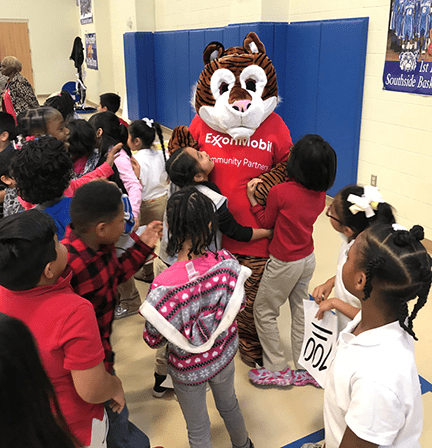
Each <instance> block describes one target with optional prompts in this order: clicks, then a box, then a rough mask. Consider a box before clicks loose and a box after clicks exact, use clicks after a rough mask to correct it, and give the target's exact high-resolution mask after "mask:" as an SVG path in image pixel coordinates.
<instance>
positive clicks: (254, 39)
mask: <svg viewBox="0 0 432 448" xmlns="http://www.w3.org/2000/svg"><path fill="white" fill-rule="evenodd" d="M243 48H244V49H245V51H246V53H249V54H253V53H263V54H265V52H266V50H265V46H264V44H263V43H262V42H261V41H260V40H259V37H258V36H257V35H256V34H255V33H253V32H251V33H248V34H247V36H246V37H245V40H244V42H243Z"/></svg>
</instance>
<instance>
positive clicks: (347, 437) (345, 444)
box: [339, 426, 379, 448]
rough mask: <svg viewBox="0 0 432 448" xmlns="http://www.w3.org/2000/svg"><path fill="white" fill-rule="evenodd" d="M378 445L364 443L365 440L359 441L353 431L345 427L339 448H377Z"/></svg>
mask: <svg viewBox="0 0 432 448" xmlns="http://www.w3.org/2000/svg"><path fill="white" fill-rule="evenodd" d="M378 446H379V445H376V444H375V443H371V442H366V440H363V439H360V437H358V436H356V435H355V434H354V432H353V431H351V429H350V428H349V426H347V428H346V430H345V433H344V436H343V438H342V442H341V444H340V445H339V448H378Z"/></svg>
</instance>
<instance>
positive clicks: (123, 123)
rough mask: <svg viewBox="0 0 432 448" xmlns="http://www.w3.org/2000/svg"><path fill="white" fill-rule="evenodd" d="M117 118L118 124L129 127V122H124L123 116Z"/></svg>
mask: <svg viewBox="0 0 432 448" xmlns="http://www.w3.org/2000/svg"><path fill="white" fill-rule="evenodd" d="M118 119H119V121H120V124H122V125H123V126H125V127H126V128H128V127H129V123H128V122H126V121H124V120H123V118H120V117H118Z"/></svg>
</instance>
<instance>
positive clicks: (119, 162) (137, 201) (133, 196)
mask: <svg viewBox="0 0 432 448" xmlns="http://www.w3.org/2000/svg"><path fill="white" fill-rule="evenodd" d="M115 164H116V167H117V169H118V172H119V174H120V179H121V180H122V182H123V185H124V186H125V188H126V191H127V194H128V196H129V200H130V203H131V205H132V213H133V215H134V218H135V220H136V221H138V218H139V212H140V206H141V192H142V189H143V187H142V185H141V182H140V181H139V180H138V178H137V177H136V175H135V172H134V170H133V167H132V162H131V158H130V157H129V156H128V155H127V154H126V152H125V151H124V150H121V151H120V153H119V156H118V157H117V159H116V161H115Z"/></svg>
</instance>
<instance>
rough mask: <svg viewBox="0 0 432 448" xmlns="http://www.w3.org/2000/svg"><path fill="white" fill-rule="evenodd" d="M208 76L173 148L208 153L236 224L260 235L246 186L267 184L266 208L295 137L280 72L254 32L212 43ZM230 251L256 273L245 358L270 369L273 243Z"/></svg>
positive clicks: (245, 315) (206, 56)
mask: <svg viewBox="0 0 432 448" xmlns="http://www.w3.org/2000/svg"><path fill="white" fill-rule="evenodd" d="M203 60H204V65H205V67H204V70H203V71H202V73H201V75H200V77H199V80H198V83H197V85H196V90H195V95H194V99H193V102H194V104H193V105H194V107H195V110H196V112H197V115H196V116H195V117H194V119H193V120H192V123H191V124H190V126H189V129H188V128H187V127H185V126H179V127H176V128H175V129H174V131H173V134H172V137H171V140H170V142H169V145H168V148H169V152H170V154H172V153H173V152H174V151H175V150H176V149H178V148H181V147H186V146H191V147H193V148H195V149H199V150H202V151H205V152H206V153H207V154H209V156H210V157H211V159H212V160H213V161H214V162H215V166H214V168H213V170H212V172H211V173H210V180H211V181H212V182H214V183H215V184H216V185H217V186H218V187H219V189H220V190H221V193H222V194H223V195H224V196H226V197H227V198H228V207H229V210H230V211H231V213H232V214H233V216H234V218H235V219H236V220H237V221H238V222H239V223H240V224H242V225H244V226H250V227H253V228H260V227H261V226H260V225H259V224H258V222H257V221H256V218H255V217H254V215H253V214H252V213H251V211H250V203H249V200H248V199H247V195H246V184H247V183H248V181H249V180H250V179H252V178H254V177H260V178H261V179H262V180H263V183H262V184H260V185H259V188H258V190H257V193H256V199H257V201H258V202H259V203H260V204H261V205H265V201H266V197H267V194H268V192H269V190H270V188H271V187H272V186H273V185H276V184H277V183H280V182H283V181H284V180H285V179H286V174H285V167H286V160H287V158H288V154H289V150H290V147H291V146H292V141H291V136H290V132H289V130H288V128H287V126H286V125H285V123H284V122H283V120H282V119H281V117H280V116H279V115H277V114H276V113H274V109H275V107H276V106H277V103H278V88H277V80H276V71H275V68H274V66H273V64H272V62H271V61H270V59H269V58H268V57H267V56H266V54H265V47H264V45H263V43H262V42H261V41H260V40H259V38H258V36H257V35H256V34H255V33H249V34H248V35H247V36H246V38H245V40H244V43H243V47H232V48H228V49H224V47H223V45H222V44H221V43H219V42H211V43H210V44H209V45H207V47H206V48H205V50H204V53H203ZM222 245H223V247H224V248H226V249H228V250H229V251H230V252H231V253H232V254H234V255H235V256H236V258H237V259H238V260H239V262H240V263H241V264H242V265H244V266H247V267H249V268H251V269H252V276H251V277H249V279H248V280H247V282H246V284H245V291H246V297H247V301H246V307H245V309H244V311H242V312H241V313H240V314H239V315H238V318H237V323H238V334H239V340H240V345H239V348H240V355H241V358H242V360H243V361H244V362H246V363H247V364H249V365H252V366H253V367H255V362H258V363H259V364H261V365H262V349H261V345H260V343H259V339H258V335H257V333H256V330H255V324H254V319H253V303H254V300H255V296H256V293H257V291H258V286H259V283H260V280H261V277H262V273H263V271H264V267H265V264H266V261H267V259H268V256H269V252H268V245H269V240H268V239H267V238H263V239H260V240H254V241H250V242H247V243H245V242H239V241H235V240H233V239H230V238H228V237H226V236H225V235H224V236H223V243H222Z"/></svg>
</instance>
